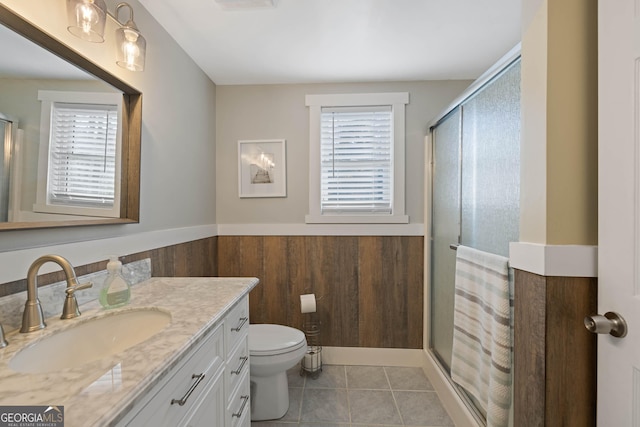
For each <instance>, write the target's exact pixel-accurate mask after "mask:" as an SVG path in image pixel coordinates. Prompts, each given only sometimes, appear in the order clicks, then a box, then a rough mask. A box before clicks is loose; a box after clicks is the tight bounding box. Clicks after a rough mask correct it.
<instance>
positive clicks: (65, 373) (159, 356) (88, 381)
mask: <svg viewBox="0 0 640 427" xmlns="http://www.w3.org/2000/svg"><path fill="white" fill-rule="evenodd" d="M257 283H258V279H255V278H218V277H210V278H209V277H207V278H202V277H198V278H191V277H190V278H161V277H160V278H152V279H150V280H147V281H145V282H142V283H139V284H137V285H135V286H134V287H132V290H131V303H130V304H129V305H127V306H125V307H122V308H118V309H114V310H104V309H102V308H101V307H100V305H99V304H98V302H97V301H93V302H90V303H87V304H85V305H83V306H81V307H80V310H81V311H82V315H81V316H80V317H78V318H76V319H71V320H60V319H58V318H51V319H47V320H46V323H47V327H46V328H45V329H43V330H41V331H37V332H31V333H27V334H22V333H19V332H17V331H14V332H12V333H9V334H8V336H7V340H8V341H9V346H8V347H6V348H4V349H0V405H2V406H6V405H47V406H49V405H50V406H64V418H65V426H66V427H76V426H82V427H85V426H108V425H114V424H115V423H116V422H117V421H118V420H119V419H121V418H122V417H123V416H124V415H125V414H126V413H127V412H128V411H129V410H130V409H131V408H132V407H133V405H135V404H136V403H137V402H138V401H139V400H140V399H142V398H143V397H144V396H145V394H146V393H147V392H148V391H149V390H150V389H151V388H152V387H153V386H154V385H155V384H157V383H158V382H159V381H161V380H162V379H163V377H164V375H165V374H166V373H167V371H168V370H169V369H170V368H171V367H173V366H174V365H176V364H177V363H178V362H179V361H180V360H181V358H182V357H183V356H184V355H185V354H186V353H187V352H188V351H189V350H190V349H192V348H193V347H194V346H195V345H196V344H198V342H199V341H200V340H201V339H202V338H203V336H204V335H206V333H207V332H208V331H209V330H211V329H212V328H213V327H214V326H216V325H217V324H218V323H219V322H220V320H221V319H222V318H223V317H224V315H225V314H226V313H227V312H228V310H229V309H230V308H231V307H232V306H233V305H234V304H235V303H236V302H238V301H239V300H240V299H241V298H242V297H243V296H244V295H246V294H247V293H248V292H249V291H250V290H251V289H252V288H253V287H254V286H256V285H257ZM80 292H81V291H80ZM60 307H61V308H62V301H60ZM148 307H154V308H157V309H160V310H164V311H168V312H170V313H171V322H170V323H169V325H167V326H166V327H165V328H164V329H162V330H161V331H160V332H158V333H157V334H156V335H154V336H152V337H151V338H150V339H148V340H146V341H143V342H142V343H140V344H137V345H135V346H133V347H131V348H129V349H127V350H125V351H123V352H121V353H119V354H117V355H114V356H109V357H105V358H103V359H101V360H98V361H95V362H90V363H87V364H84V365H82V366H78V367H76V368H70V369H63V370H61V371H59V372H54V373H45V374H23V373H17V372H14V371H13V370H11V369H10V368H9V366H8V363H9V361H10V360H11V358H12V357H13V355H15V354H16V353H17V352H18V351H20V350H21V349H23V348H25V347H26V346H29V345H31V344H33V343H35V342H36V341H38V340H39V339H41V338H43V337H45V336H47V335H50V334H52V333H55V332H57V331H61V330H63V329H66V328H69V327H73V325H76V324H78V323H80V322H86V321H87V320H89V319H92V318H95V317H100V316H104V315H108V314H109V313H112V312H114V311H125V310H134V309H139V308H148ZM44 357H46V355H45V356H44Z"/></svg>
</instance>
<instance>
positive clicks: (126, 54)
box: [116, 3, 147, 71]
mask: <svg viewBox="0 0 640 427" xmlns="http://www.w3.org/2000/svg"><path fill="white" fill-rule="evenodd" d="M122 7H128V8H129V20H128V21H127V22H126V23H125V24H124V25H122V23H121V22H120V20H119V19H118V12H119V11H120V8H122ZM116 21H118V23H119V24H120V25H122V26H121V27H120V28H118V29H117V30H116V49H117V53H116V64H118V65H119V66H121V67H123V68H126V69H127V70H131V71H144V58H145V54H146V51H147V41H146V40H145V39H144V37H142V34H140V31H139V30H138V27H137V26H136V23H135V22H133V8H132V7H131V5H130V4H129V3H119V4H118V6H116Z"/></svg>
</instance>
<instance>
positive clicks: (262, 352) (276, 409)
mask: <svg viewBox="0 0 640 427" xmlns="http://www.w3.org/2000/svg"><path fill="white" fill-rule="evenodd" d="M306 352H307V340H306V338H305V336H304V333H303V332H302V331H299V330H298V329H295V328H290V327H289V326H282V325H268V324H260V325H249V375H250V377H251V420H252V421H262V420H275V419H278V418H282V417H283V416H284V415H285V414H286V413H287V410H288V409H289V384H288V381H287V370H288V369H290V368H293V367H294V366H295V365H296V364H297V363H298V362H300V360H302V358H303V357H304V354H305V353H306Z"/></svg>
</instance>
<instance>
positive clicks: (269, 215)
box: [216, 80, 471, 224]
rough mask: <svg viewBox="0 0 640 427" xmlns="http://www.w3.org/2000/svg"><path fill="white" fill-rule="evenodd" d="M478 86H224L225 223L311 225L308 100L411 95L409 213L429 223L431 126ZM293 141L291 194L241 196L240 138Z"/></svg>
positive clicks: (219, 184)
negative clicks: (426, 193) (427, 154)
mask: <svg viewBox="0 0 640 427" xmlns="http://www.w3.org/2000/svg"><path fill="white" fill-rule="evenodd" d="M470 83H471V82H470V81H460V80H457V81H453V80H448V81H423V82H389V83H348V84H347V83H345V84H309V85H306V84H304V85H303V84H300V85H259V86H218V87H217V98H216V156H217V163H216V171H217V172H216V191H217V208H216V209H217V215H216V216H217V221H218V223H219V224H242V223H254V224H260V223H290V224H300V223H304V217H305V215H306V214H307V213H308V208H309V198H308V192H309V110H308V108H307V107H306V106H305V95H307V94H323V93H360V92H409V104H408V105H407V107H406V174H405V176H406V213H407V214H408V215H409V219H410V222H411V223H422V222H423V204H424V198H423V194H424V136H425V135H426V134H427V123H428V122H429V121H430V120H431V119H432V118H433V117H434V116H436V115H437V114H438V113H440V112H441V111H442V110H443V109H444V108H446V107H447V105H449V103H451V102H452V100H453V99H454V98H455V97H456V96H458V95H459V94H460V93H461V92H462V91H463V90H464V89H465V88H466V87H467V86H468V85H469V84H470ZM280 138H282V139H286V141H287V144H286V146H287V197H286V198H259V199H255V198H251V199H240V198H239V197H238V151H237V150H238V148H237V144H238V140H242V139H280Z"/></svg>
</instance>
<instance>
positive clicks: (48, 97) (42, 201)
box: [33, 90, 123, 218]
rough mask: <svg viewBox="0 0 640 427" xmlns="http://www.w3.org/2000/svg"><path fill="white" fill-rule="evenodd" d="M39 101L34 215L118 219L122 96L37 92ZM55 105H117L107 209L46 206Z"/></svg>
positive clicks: (49, 91) (112, 94) (47, 202)
mask: <svg viewBox="0 0 640 427" xmlns="http://www.w3.org/2000/svg"><path fill="white" fill-rule="evenodd" d="M38 100H39V101H41V115H40V149H39V153H38V181H37V189H36V202H35V203H34V205H33V211H34V212H37V213H48V214H61V215H78V216H90V217H106V218H120V198H121V196H120V194H121V193H120V192H121V177H120V175H121V168H122V116H121V112H122V111H123V110H122V108H123V105H122V102H123V101H122V94H120V93H109V92H66V91H52V90H40V91H38ZM56 103H65V104H91V105H100V104H103V105H116V109H117V111H118V124H117V130H116V159H115V174H114V198H113V205H112V206H110V207H105V208H100V207H88V206H79V205H78V206H73V205H62V204H55V205H54V204H50V203H49V182H48V181H49V160H50V153H49V149H50V144H51V124H52V123H51V121H52V114H53V107H54V104H56Z"/></svg>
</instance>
